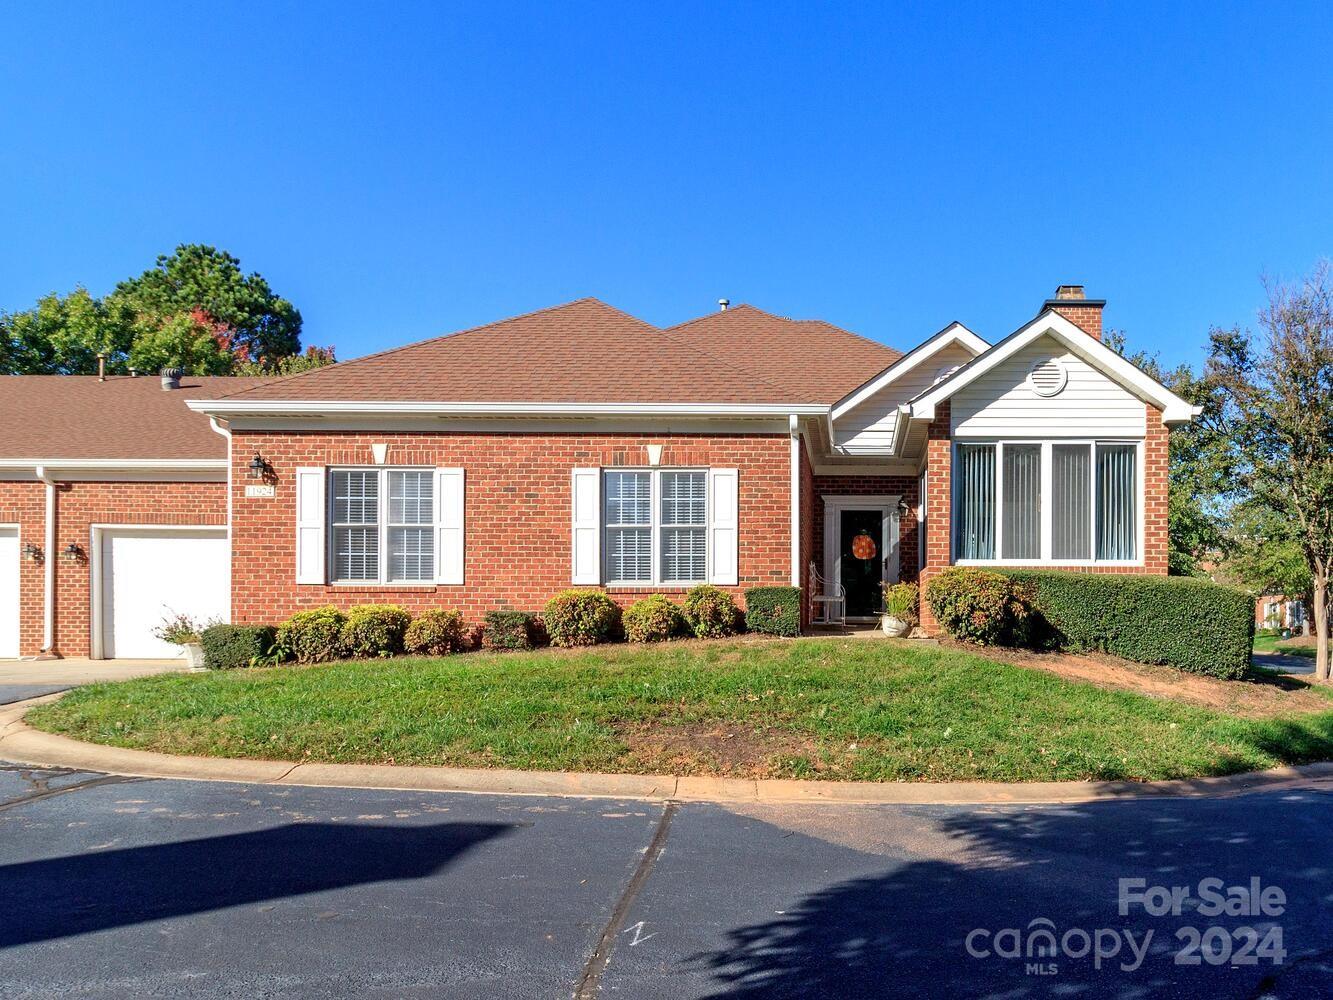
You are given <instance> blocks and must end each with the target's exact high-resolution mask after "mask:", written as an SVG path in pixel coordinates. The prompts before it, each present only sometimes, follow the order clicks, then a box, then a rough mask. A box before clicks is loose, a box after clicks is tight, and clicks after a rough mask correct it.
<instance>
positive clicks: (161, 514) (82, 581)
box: [0, 481, 227, 656]
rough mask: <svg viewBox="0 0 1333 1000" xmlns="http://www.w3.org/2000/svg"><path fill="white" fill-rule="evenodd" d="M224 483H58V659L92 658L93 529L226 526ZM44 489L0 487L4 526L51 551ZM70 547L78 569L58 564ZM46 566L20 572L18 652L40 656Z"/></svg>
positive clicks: (25, 566)
mask: <svg viewBox="0 0 1333 1000" xmlns="http://www.w3.org/2000/svg"><path fill="white" fill-rule="evenodd" d="M226 515H227V490H226V484H224V483H143V482H136V483H130V482H123V483H103V482H63V481H61V482H57V484H56V544H55V549H56V550H55V552H44V553H43V555H44V557H45V558H47V559H53V560H54V564H55V615H54V617H55V645H54V647H53V651H54V652H56V653H58V654H59V655H61V656H88V655H89V653H90V651H91V633H90V630H91V627H92V625H91V599H92V589H91V576H90V574H91V560H90V556H91V552H90V551H89V550H90V548H91V545H92V525H94V524H209V525H224V524H226V521H227V516H226ZM45 520H46V488H45V486H44V485H43V484H42V483H38V482H28V483H0V523H6V524H9V523H16V522H17V523H18V524H19V525H20V528H19V535H20V537H19V544H20V545H25V544H27V543H29V542H31V543H32V544H34V545H37V546H39V547H41V548H43V549H45V546H46V528H45ZM70 542H74V543H75V544H76V545H78V546H79V548H80V549H81V550H82V552H83V558H82V559H81V560H80V561H78V562H69V561H67V560H64V559H61V558H59V554H60V552H61V550H63V549H64V548H65V547H66V546H67V545H69V543H70ZM45 573H46V570H45V565H44V563H41V562H20V564H19V652H20V654H21V655H23V656H35V655H37V654H39V653H40V652H41V651H42V648H41V647H42V617H43V608H44V601H45V596H44V595H45Z"/></svg>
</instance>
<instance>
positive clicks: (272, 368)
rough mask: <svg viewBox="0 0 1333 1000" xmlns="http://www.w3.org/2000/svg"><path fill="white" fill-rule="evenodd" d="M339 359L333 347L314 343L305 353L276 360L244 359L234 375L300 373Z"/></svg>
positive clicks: (330, 363) (333, 362) (334, 362)
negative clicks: (317, 345) (318, 345)
mask: <svg viewBox="0 0 1333 1000" xmlns="http://www.w3.org/2000/svg"><path fill="white" fill-rule="evenodd" d="M337 361H338V359H337V358H336V357H334V356H333V348H332V347H315V346H314V345H313V344H312V345H311V346H310V347H307V348H306V349H305V351H304V353H301V354H293V355H291V356H290V357H286V358H279V359H278V360H277V361H275V362H272V363H270V362H265V361H242V362H241V363H240V364H238V365H237V366H236V368H235V370H234V371H233V372H232V374H233V375H299V374H300V373H301V372H308V371H310V370H311V369H314V368H323V367H324V366H325V365H332V364H336V363H337Z"/></svg>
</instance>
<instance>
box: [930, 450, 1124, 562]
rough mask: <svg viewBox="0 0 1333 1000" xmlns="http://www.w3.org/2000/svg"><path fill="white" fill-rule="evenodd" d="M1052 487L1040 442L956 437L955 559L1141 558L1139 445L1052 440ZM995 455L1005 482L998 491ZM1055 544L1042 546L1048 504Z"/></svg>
mask: <svg viewBox="0 0 1333 1000" xmlns="http://www.w3.org/2000/svg"><path fill="white" fill-rule="evenodd" d="M1049 452H1050V463H1051V466H1050V469H1049V475H1050V487H1049V494H1048V493H1047V492H1046V489H1045V487H1044V484H1043V471H1045V470H1043V467H1042V462H1043V454H1044V449H1043V446H1042V445H1041V444H1036V443H1028V442H1014V443H1000V444H998V445H997V444H991V443H987V444H959V445H958V446H957V451H956V453H955V454H956V456H957V458H956V466H955V469H954V551H955V558H957V559H964V560H993V559H995V558H997V552H996V548H997V546H996V528H997V525H998V527H999V528H1000V531H999V534H1000V539H1001V541H1000V545H999V548H1000V550H1001V551H1000V552H999V553H998V557H999V558H1002V559H1014V560H1036V559H1048V560H1050V561H1052V562H1087V561H1089V560H1093V559H1095V560H1098V561H1106V562H1112V561H1115V562H1132V561H1134V560H1135V559H1136V558H1138V514H1139V511H1138V448H1137V446H1136V445H1133V444H1095V445H1094V444H1061V443H1054V442H1053V443H1052V444H1051V446H1050V449H1049ZM997 461H998V466H999V472H1000V473H1001V475H1000V481H1001V484H1002V485H1001V487H1000V490H999V493H1000V495H999V496H998V497H997V496H996V492H997V490H996V472H997ZM1044 505H1049V507H1050V551H1049V552H1045V551H1043V544H1042V528H1043V506H1044Z"/></svg>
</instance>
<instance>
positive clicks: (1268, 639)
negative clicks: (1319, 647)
mask: <svg viewBox="0 0 1333 1000" xmlns="http://www.w3.org/2000/svg"><path fill="white" fill-rule="evenodd" d="M1254 651H1255V652H1256V653H1284V654H1286V655H1287V656H1308V657H1309V658H1310V659H1312V660H1313V659H1314V655H1315V649H1314V647H1313V646H1307V645H1304V644H1301V643H1291V642H1288V641H1287V640H1284V639H1283V638H1282V637H1281V636H1280V635H1256V636H1255V637H1254Z"/></svg>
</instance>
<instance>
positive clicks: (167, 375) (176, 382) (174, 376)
mask: <svg viewBox="0 0 1333 1000" xmlns="http://www.w3.org/2000/svg"><path fill="white" fill-rule="evenodd" d="M180 387H181V370H180V369H179V368H163V369H162V388H163V389H165V390H171V389H179V388H180Z"/></svg>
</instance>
